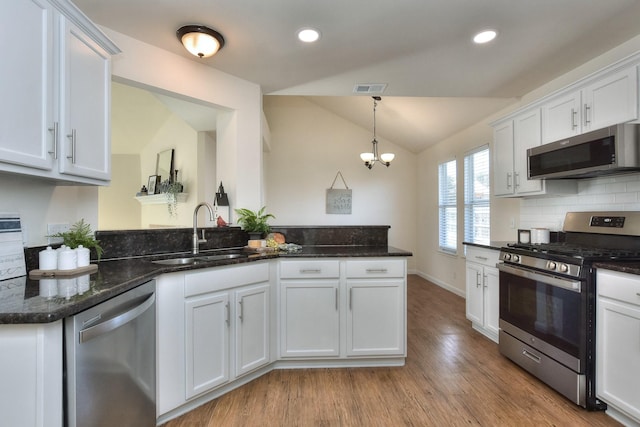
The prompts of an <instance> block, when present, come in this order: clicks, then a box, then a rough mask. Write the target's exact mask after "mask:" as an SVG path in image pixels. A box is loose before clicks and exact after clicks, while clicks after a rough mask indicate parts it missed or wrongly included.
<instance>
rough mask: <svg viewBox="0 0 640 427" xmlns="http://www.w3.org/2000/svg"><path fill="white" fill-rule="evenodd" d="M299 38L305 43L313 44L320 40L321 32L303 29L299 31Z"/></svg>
mask: <svg viewBox="0 0 640 427" xmlns="http://www.w3.org/2000/svg"><path fill="white" fill-rule="evenodd" d="M298 38H299V39H300V40H301V41H303V42H305V43H313V42H315V41H317V40H318V39H319V38H320V31H318V30H315V29H313V28H303V29H301V30H300V31H298Z"/></svg>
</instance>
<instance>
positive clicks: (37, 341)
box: [0, 320, 64, 427]
mask: <svg viewBox="0 0 640 427" xmlns="http://www.w3.org/2000/svg"><path fill="white" fill-rule="evenodd" d="M62 330H63V325H62V320H58V321H56V322H53V323H43V324H37V323H29V324H20V325H13V324H2V325H0V342H1V343H2V351H0V378H2V380H1V381H0V396H2V399H0V414H2V416H1V417H2V418H1V419H2V421H0V424H1V425H3V426H34V427H57V426H62V425H63V406H64V403H63V396H62V389H63V376H62V371H63V366H62V365H63V362H62V360H63V338H62Z"/></svg>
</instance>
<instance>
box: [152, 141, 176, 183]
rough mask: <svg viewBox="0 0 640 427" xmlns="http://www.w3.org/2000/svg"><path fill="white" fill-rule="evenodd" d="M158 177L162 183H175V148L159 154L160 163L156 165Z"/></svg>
mask: <svg viewBox="0 0 640 427" xmlns="http://www.w3.org/2000/svg"><path fill="white" fill-rule="evenodd" d="M156 175H158V176H159V177H160V178H159V179H160V181H161V182H162V181H166V180H171V181H173V148H172V149H170V150H164V151H161V152H159V153H158V161H157V163H156Z"/></svg>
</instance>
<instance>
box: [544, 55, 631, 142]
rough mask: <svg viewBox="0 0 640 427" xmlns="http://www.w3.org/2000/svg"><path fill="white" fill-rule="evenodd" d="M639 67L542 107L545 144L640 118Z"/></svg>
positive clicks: (596, 80) (609, 76)
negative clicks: (639, 101) (639, 104)
mask: <svg viewBox="0 0 640 427" xmlns="http://www.w3.org/2000/svg"><path fill="white" fill-rule="evenodd" d="M637 73H638V71H637V67H636V66H635V65H634V66H630V67H627V68H624V69H623V70H620V71H617V72H612V73H608V74H604V75H602V76H601V77H598V78H597V79H595V80H594V81H592V82H591V83H589V84H587V85H586V86H584V87H583V88H581V89H577V90H574V91H571V92H568V93H562V94H560V95H558V96H555V97H552V98H551V99H549V100H548V101H547V102H545V103H544V104H542V123H543V128H542V142H543V143H544V144H546V143H549V142H553V141H557V140H560V139H563V138H568V137H570V136H574V135H579V134H581V133H585V132H589V131H592V130H596V129H601V128H603V127H606V126H611V125H615V124H617V123H625V122H629V121H632V120H636V119H637V118H638V76H637Z"/></svg>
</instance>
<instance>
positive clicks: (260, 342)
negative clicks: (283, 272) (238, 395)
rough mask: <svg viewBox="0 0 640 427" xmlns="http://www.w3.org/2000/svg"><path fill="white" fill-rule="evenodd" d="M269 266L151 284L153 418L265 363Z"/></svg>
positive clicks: (197, 273)
mask: <svg viewBox="0 0 640 427" xmlns="http://www.w3.org/2000/svg"><path fill="white" fill-rule="evenodd" d="M269 269H270V263H268V262H256V263H251V264H247V265H242V266H230V267H218V268H212V269H203V270H194V271H189V272H186V273H171V274H166V275H162V276H160V277H159V278H158V279H157V289H158V290H157V304H158V308H157V312H158V324H157V328H158V331H157V334H158V354H157V359H158V403H157V405H158V415H159V416H161V415H162V414H165V413H167V412H169V411H171V410H173V409H175V408H177V407H179V406H181V405H183V404H185V403H187V402H188V401H190V400H192V399H195V398H196V397H198V396H201V395H203V394H205V393H207V392H209V391H212V390H215V389H216V388H218V387H220V386H222V385H224V384H227V383H229V382H231V381H234V380H236V379H237V378H240V377H242V376H243V375H246V374H247V373H249V372H252V371H254V370H256V369H258V368H260V367H262V366H264V365H267V364H268V363H270V362H271V357H270V350H269V349H270V337H271V330H270V328H271V321H270V319H271V307H270V300H271V296H270V295H271V285H270V281H269V279H270V272H269Z"/></svg>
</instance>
